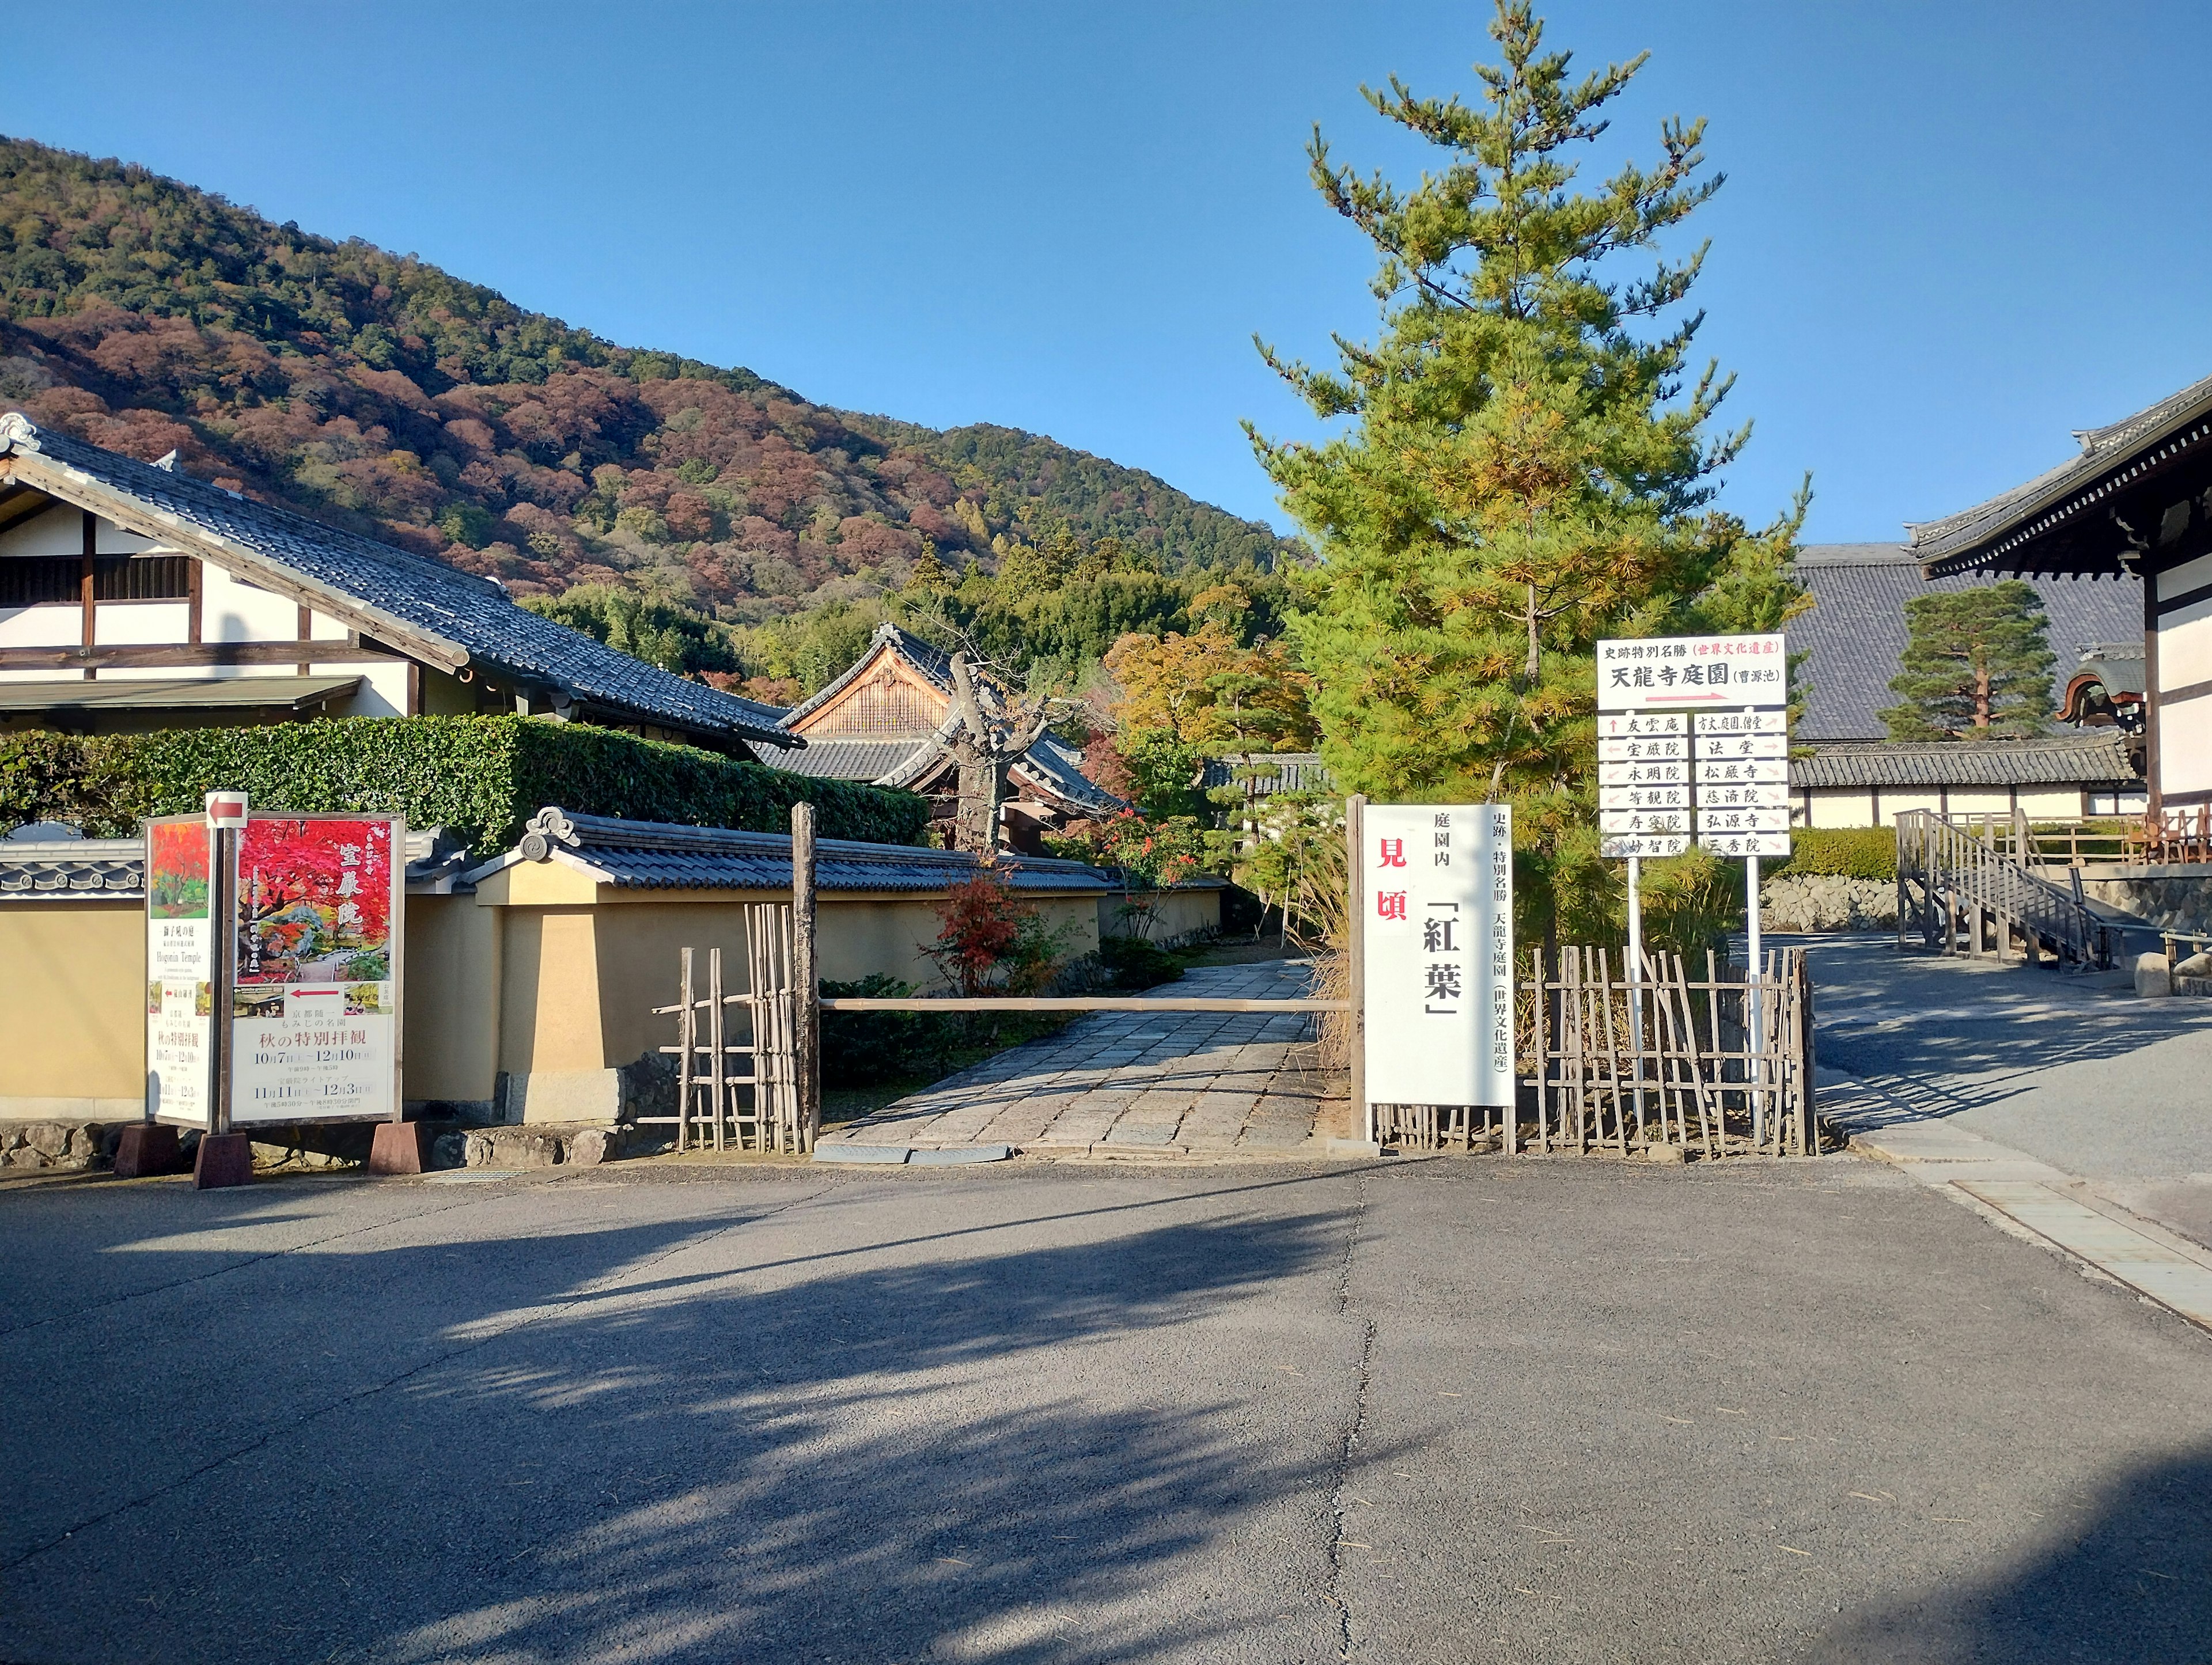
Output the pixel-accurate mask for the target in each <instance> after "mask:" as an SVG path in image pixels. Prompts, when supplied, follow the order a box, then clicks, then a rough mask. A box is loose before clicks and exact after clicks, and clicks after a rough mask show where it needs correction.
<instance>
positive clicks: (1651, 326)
mask: <svg viewBox="0 0 2212 1665" xmlns="http://www.w3.org/2000/svg"><path fill="white" fill-rule="evenodd" d="M1490 33H1491V35H1492V39H1494V40H1495V41H1496V42H1497V45H1498V50H1499V53H1500V57H1501V59H1502V61H1501V62H1499V63H1497V64H1478V65H1477V66H1476V73H1477V75H1478V76H1480V81H1481V86H1480V94H1479V96H1478V97H1477V98H1476V99H1475V100H1474V101H1473V102H1472V103H1471V104H1463V103H1462V102H1461V101H1460V100H1459V99H1458V98H1457V97H1456V96H1454V97H1451V98H1446V99H1437V98H1421V97H1417V96H1416V95H1415V94H1413V92H1412V91H1410V90H1409V89H1408V88H1407V87H1406V86H1405V85H1403V84H1402V83H1401V82H1398V81H1396V80H1395V79H1394V80H1392V82H1390V84H1389V89H1388V90H1387V91H1376V90H1374V89H1371V88H1369V89H1363V90H1364V91H1365V94H1366V97H1367V99H1368V101H1369V103H1370V104H1371V105H1372V106H1374V108H1375V109H1376V112H1378V113H1379V114H1381V115H1382V116H1383V117H1384V118H1386V119H1388V120H1389V121H1391V122H1392V123H1394V124H1395V125H1398V126H1399V127H1401V128H1403V129H1405V130H1407V131H1409V132H1411V133H1413V134H1415V135H1417V136H1419V137H1421V138H1424V139H1425V140H1427V141H1428V142H1429V143H1431V144H1432V145H1434V146H1435V147H1436V148H1437V152H1438V155H1437V166H1436V167H1433V168H1432V169H1431V170H1430V171H1428V172H1425V173H1424V174H1423V175H1422V178H1421V180H1420V183H1419V185H1416V186H1414V187H1413V188H1411V189H1407V190H1401V189H1400V188H1398V187H1396V186H1395V185H1391V184H1389V182H1388V181H1386V180H1385V179H1383V178H1382V176H1381V175H1379V174H1376V175H1373V176H1370V177H1362V176H1360V175H1358V174H1357V173H1354V172H1353V170H1352V169H1351V168H1350V167H1341V166H1339V165H1338V164H1337V163H1336V162H1335V161H1333V160H1332V158H1331V155H1330V153H1329V150H1328V145H1327V144H1326V143H1325V142H1324V141H1323V140H1322V137H1321V135H1320V134H1319V132H1318V131H1316V134H1315V137H1314V141H1313V143H1312V146H1311V149H1310V160H1311V165H1312V177H1313V181H1314V184H1315V185H1316V187H1317V188H1318V189H1319V191H1321V193H1322V197H1323V198H1324V200H1326V201H1327V202H1328V204H1329V206H1330V207H1331V208H1333V209H1334V210H1336V211H1337V212H1338V213H1339V214H1340V215H1342V216H1344V217H1345V218H1346V220H1348V221H1350V222H1352V224H1353V225H1354V226H1356V227H1357V228H1358V229H1359V230H1360V232H1361V233H1362V234H1364V235H1365V236H1366V237H1367V238H1368V239H1369V240H1370V241H1372V243H1373V244H1374V246H1375V248H1376V253H1377V256H1378V257H1379V264H1378V269H1377V271H1376V276H1375V279H1374V281H1373V283H1372V285H1371V288H1372V290H1373V293H1374V294H1375V295H1376V298H1377V299H1378V300H1379V301H1381V303H1382V320H1381V322H1382V330H1381V333H1380V337H1379V338H1378V339H1377V340H1376V341H1375V342H1374V343H1370V344H1362V343H1355V342H1352V341H1349V340H1346V339H1345V338H1344V337H1338V346H1339V349H1340V363H1339V365H1338V367H1337V368H1335V369H1334V370H1324V369H1316V368H1309V367H1308V366H1306V365H1304V364H1302V363H1298V362H1290V361H1286V360H1285V359H1283V358H1281V357H1279V355H1277V354H1275V353H1274V352H1273V350H1272V349H1268V348H1267V347H1266V346H1265V345H1264V344H1262V347H1261V351H1262V352H1263V353H1264V354H1265V355H1266V356H1267V362H1269V363H1270V364H1271V365H1273V367H1274V368H1276V369H1277V370H1279V372H1280V373H1281V374H1283V376H1284V377H1285V379H1286V380H1288V381H1289V383H1290V384H1291V386H1292V387H1294V388H1295V389H1297V392H1299V393H1300V394H1301V395H1302V396H1303V397H1304V399H1305V401H1306V402H1307V404H1309V405H1310V407H1311V408H1312V409H1313V410H1314V411H1315V412H1316V414H1317V415H1319V416H1323V417H1332V418H1334V417H1349V418H1351V419H1352V422H1351V426H1350V428H1349V430H1348V431H1347V432H1346V433H1344V434H1342V435H1341V436H1340V437H1338V438H1336V439H1334V440H1331V441H1327V442H1325V443H1318V444H1307V443H1298V442H1278V441H1270V440H1268V439H1266V438H1264V437H1262V436H1261V434H1259V433H1258V432H1257V431H1256V429H1250V428H1249V425H1248V431H1249V432H1250V433H1251V434H1252V439H1253V442H1254V445H1255V447H1256V449H1257V451H1258V453H1259V457H1260V459H1261V463H1262V464H1263V465H1264V466H1265V467H1266V468H1267V471H1268V473H1269V474H1270V475H1271V476H1272V477H1273V479H1274V481H1275V483H1277V485H1278V486H1279V488H1280V489H1281V493H1282V499H1281V501H1282V502H1283V504H1284V507H1285V508H1286V509H1288V510H1289V512H1290V513H1291V514H1292V515H1293V516H1295V517H1296V519H1297V521H1298V523H1299V525H1300V526H1303V527H1304V529H1305V530H1306V532H1308V533H1309V534H1310V536H1311V538H1313V540H1314V541H1315V543H1316V544H1317V545H1318V547H1319V549H1320V550H1321V554H1322V561H1321V562H1320V564H1319V566H1318V567H1317V568H1316V569H1315V570H1314V571H1313V572H1312V573H1311V574H1310V575H1309V576H1307V578H1306V580H1305V584H1304V589H1305V596H1304V604H1305V605H1304V609H1303V611H1300V612H1299V613H1298V614H1297V616H1296V617H1293V619H1292V620H1291V625H1290V629H1291V635H1292V637H1293V639H1294V641H1295V642H1296V645H1297V649H1298V651H1299V653H1300V657H1301V658H1302V659H1303V661H1304V666H1305V668H1306V670H1307V671H1310V673H1311V674H1312V676H1313V678H1314V680H1315V684H1316V690H1315V694H1314V698H1313V708H1314V712H1315V714H1316V718H1317V720H1318V721H1319V725H1320V728H1321V732H1322V754H1323V756H1324V757H1325V758H1326V759H1327V760H1328V763H1329V765H1330V766H1331V768H1332V769H1334V771H1335V773H1336V776H1337V779H1338V781H1339V783H1340V786H1342V787H1346V788H1348V789H1352V790H1358V791H1364V792H1366V793H1370V794H1373V795H1376V796H1378V797H1383V798H1388V799H1399V800H1407V799H1411V800H1423V799H1425V800H1430V801H1447V800H1452V799H1509V800H1510V801H1511V802H1512V804H1513V805H1514V806H1515V811H1516V845H1517V847H1518V851H1519V854H1520V860H1519V867H1520V878H1521V884H1520V890H1521V894H1522V897H1523V898H1524V902H1525V904H1526V907H1527V908H1528V915H1527V922H1528V923H1529V924H1534V923H1536V922H1537V921H1541V922H1542V924H1543V925H1544V927H1547V928H1549V927H1553V926H1554V925H1556V926H1557V927H1559V928H1561V929H1564V930H1565V931H1567V932H1569V933H1571V934H1577V935H1581V934H1599V933H1608V932H1609V930H1610V929H1611V928H1612V927H1613V921H1614V919H1615V917H1616V910H1617V906H1618V903H1617V892H1616V887H1615V885H1614V884H1613V879H1612V877H1611V876H1610V875H1609V874H1608V873H1607V872H1606V870H1605V869H1604V868H1603V866H1602V865H1601V862H1600V861H1599V859H1598V838H1597V829H1596V813H1595V811H1596V792H1595V757H1596V744H1595V719H1594V714H1593V705H1594V700H1595V682H1594V674H1595V673H1594V644H1595V641H1597V639H1598V638H1600V637H1601V636H1607V635H1660V634H1665V633H1668V632H1674V631H1692V630H1709V629H1724V630H1733V629H1762V628H1764V629H1771V628H1776V627H1778V625H1779V624H1780V623H1781V621H1782V620H1783V619H1784V617H1787V616H1788V615H1789V614H1790V612H1791V611H1793V609H1795V608H1796V607H1798V606H1800V605H1802V596H1801V592H1798V591H1797V590H1796V587H1795V586H1794V585H1793V584H1792V583H1791V582H1790V574H1789V562H1790V546H1791V543H1792V540H1793V539H1794V537H1795V533H1796V526H1797V524H1798V521H1799V519H1800V518H1801V517H1802V509H1803V503H1804V498H1803V495H1802V494H1801V495H1800V499H1799V502H1798V505H1797V507H1796V510H1795V511H1794V512H1793V513H1786V514H1784V515H1783V516H1781V517H1779V518H1778V520H1776V521H1775V522H1774V523H1773V524H1772V525H1771V526H1768V527H1767V528H1765V530H1764V531H1763V532H1753V531H1752V530H1750V529H1749V528H1748V527H1747V526H1746V525H1745V524H1744V523H1743V522H1742V521H1741V520H1739V519H1738V518H1736V517H1735V516H1734V515H1731V514H1728V513H1722V512H1720V511H1719V510H1718V509H1717V507H1715V506H1714V503H1713V496H1714V493H1715V490H1716V489H1717V473H1718V471H1720V470H1721V469H1722V468H1723V466H1724V465H1726V464H1727V463H1728V462H1729V460H1730V459H1733V458H1734V457H1735V455H1736V453H1737V452H1738V451H1739V449H1740V448H1741V446H1742V445H1743V443H1744V441H1745V440H1746V438H1747V435H1748V429H1747V428H1741V429H1738V430H1736V431H1735V432H1732V433H1714V432H1712V431H1711V428H1712V422H1713V417H1714V415H1715V412H1716V410H1717V407H1718V406H1719V404H1720V403H1721V401H1722V399H1723V397H1724V395H1725V394H1726V392H1727V391H1728V387H1729V381H1728V380H1726V379H1724V378H1723V377H1721V376H1720V375H1719V374H1717V371H1716V370H1715V369H1714V368H1710V367H1709V368H1706V369H1705V372H1704V373H1703V374H1701V375H1699V377H1698V378H1697V379H1696V380H1694V381H1693V382H1692V381H1689V380H1687V379H1686V365H1687V362H1688V353H1689V348H1690V343H1691V341H1692V337H1693V336H1694V334H1695V332H1696V331H1697V328H1698V325H1699V319H1700V316H1701V315H1700V314H1695V313H1692V314H1690V315H1688V316H1682V315H1680V314H1681V308H1682V303H1683V302H1684V301H1685V300H1686V297H1687V295H1689V292H1690V289H1691V287H1692V283H1694V282H1695V280H1696V278H1697V276H1698V272H1699V266H1700V264H1702V261H1703V259H1704V255H1705V251H1704V249H1703V248H1702V247H1699V248H1696V249H1693V250H1692V251H1691V252H1688V253H1687V254H1686V256H1684V257H1683V258H1666V257H1664V256H1663V255H1662V254H1660V253H1659V252H1658V249H1657V244H1658V243H1659V241H1660V240H1661V239H1662V236H1663V235H1664V234H1667V233H1668V232H1670V231H1672V230H1674V228H1677V227H1679V226H1680V224H1681V222H1683V221H1685V220H1686V219H1687V218H1688V217H1689V216H1690V215H1691V214H1692V212H1693V211H1694V210H1696V209H1697V208H1698V207H1699V204H1702V203H1704V202H1705V200H1706V198H1707V197H1710V196H1711V194H1712V192H1713V191H1714V190H1716V189H1717V187H1718V185H1719V184H1720V182H1721V181H1720V179H1719V177H1718V176H1705V175H1703V173H1702V170H1703V164H1704V158H1703V153H1702V151H1701V149H1700V145H1701V143H1702V139H1703V134H1704V124H1703V123H1702V122H1683V121H1680V120H1669V121H1668V122H1666V123H1665V124H1663V125H1662V128H1661V131H1660V151H1661V154H1660V157H1659V160H1658V161H1657V163H1656V166H1654V167H1651V168H1650V169H1649V170H1647V169H1645V168H1643V167H1638V166H1635V165H1633V164H1629V165H1625V166H1623V167H1621V168H1620V170H1619V171H1618V172H1617V173H1614V174H1613V176H1612V177H1611V178H1610V179H1607V180H1605V181H1604V182H1603V183H1602V184H1601V185H1599V186H1597V187H1596V189H1595V190H1594V191H1578V190H1577V189H1576V167H1575V162H1574V160H1573V158H1574V155H1575V152H1576V151H1577V149H1578V148H1580V147H1583V146H1585V145H1587V144H1588V143H1589V142H1590V141H1592V140H1594V139H1595V138H1596V137H1597V136H1598V135H1599V134H1600V133H1601V132H1602V131H1604V128H1605V123H1604V121H1603V120H1602V119H1601V117H1600V114H1599V112H1600V111H1601V108H1602V106H1605V105H1606V104H1607V102H1608V101H1609V100H1612V99H1613V98H1614V97H1615V96H1617V95H1618V94H1620V91H1621V90H1622V89H1623V88H1625V87H1626V86H1627V84H1628V82H1629V80H1630V78H1631V77H1632V76H1633V75H1634V74H1635V73H1636V72H1637V70H1638V68H1640V67H1641V65H1642V64H1643V62H1644V59H1643V58H1641V57H1638V58H1634V59H1632V60H1631V61H1630V62H1628V63H1626V64H1614V65H1611V66H1609V67H1607V69H1605V70H1601V71H1600V72H1598V73H1596V74H1595V75H1591V76H1586V77H1583V78H1582V79H1579V80H1576V79H1572V78H1571V77H1570V75H1569V72H1568V55H1567V54H1565V53H1564V52H1546V51H1544V50H1543V46H1542V36H1543V26H1542V24H1541V22H1540V21H1538V20H1537V19H1536V18H1535V17H1534V15H1533V13H1532V12H1531V11H1530V9H1529V8H1528V6H1527V5H1526V4H1522V3H1512V0H1499V3H1498V10H1497V14H1496V16H1495V18H1494V19H1493V21H1492V24H1491V26H1490ZM1638 256H1642V257H1643V258H1644V259H1645V260H1647V261H1649V262H1650V264H1646V265H1644V267H1643V270H1642V275H1641V276H1638V277H1636V278H1634V279H1633V280H1632V281H1627V282H1622V281H1620V278H1619V277H1618V276H1616V275H1615V274H1616V269H1617V267H1618V266H1619V265H1620V263H1621V261H1622V259H1623V258H1636V257H1638ZM1689 860H1692V861H1693V862H1694V861H1696V860H1700V859H1699V858H1690V859H1689Z"/></svg>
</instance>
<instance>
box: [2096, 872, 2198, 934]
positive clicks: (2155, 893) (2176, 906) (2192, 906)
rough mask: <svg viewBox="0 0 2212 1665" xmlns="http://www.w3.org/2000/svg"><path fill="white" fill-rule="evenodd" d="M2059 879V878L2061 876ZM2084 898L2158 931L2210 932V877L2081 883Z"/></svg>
mask: <svg viewBox="0 0 2212 1665" xmlns="http://www.w3.org/2000/svg"><path fill="white" fill-rule="evenodd" d="M2062 876H2063V875H2062ZM2081 890H2082V892H2083V894H2084V895H2086V896H2088V897H2090V898H2091V900H2093V901H2096V902H2105V903H2106V904H2107V905H2109V906H2111V907H2114V908H2118V909H2119V910H2120V911H2121V912H2122V913H2126V914H2133V915H2135V916H2136V918H2137V919H2139V920H2142V921H2143V922H2144V923H2146V924H2148V925H2154V926H2156V927H2158V928H2159V929H2160V930H2161V931H2193V932H2207V933H2212V874H2206V875H2203V876H2201V877H2191V878H2179V877H2175V876H2171V875H2160V876H2158V877H2146V878H2089V877H2087V875H2086V874H2085V875H2084V876H2083V878H2082V880H2081Z"/></svg>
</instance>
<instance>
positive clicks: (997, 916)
mask: <svg viewBox="0 0 2212 1665" xmlns="http://www.w3.org/2000/svg"><path fill="white" fill-rule="evenodd" d="M937 919H938V926H939V929H938V933H937V941H936V942H935V943H934V944H933V945H931V946H930V947H928V948H927V949H925V950H924V952H926V953H927V954H928V956H929V957H931V958H932V959H933V960H935V961H936V962H937V963H938V966H939V969H941V970H942V971H943V972H944V973H945V981H947V982H949V983H951V985H952V987H954V988H955V989H956V990H957V991H958V992H959V993H960V994H962V995H963V996H969V997H972V996H975V995H978V994H1034V993H1036V990H1037V989H1039V988H1041V987H1043V986H1044V984H1045V982H1046V981H1048V979H1049V978H1050V977H1051V975H1052V971H1053V968H1054V965H1055V964H1057V963H1059V961H1060V957H1061V951H1062V949H1063V948H1064V947H1065V946H1066V938H1067V933H1068V932H1069V931H1070V930H1072V929H1073V925H1072V924H1070V925H1063V926H1061V927H1060V928H1059V929H1057V930H1054V928H1052V927H1049V926H1048V925H1047V924H1046V923H1045V922H1044V915H1043V914H1042V913H1041V912H1040V911H1039V910H1038V908H1037V907H1036V904H1035V903H1034V902H1028V901H1025V900H1024V899H1023V898H1022V897H1020V896H1017V895H1015V894H1014V888H1013V886H1012V885H1011V884H1007V883H1006V879H1005V878H1003V877H1002V876H1000V874H998V873H996V872H992V871H991V870H990V869H988V868H986V869H984V870H983V871H982V872H979V873H977V874H976V875H975V878H971V879H968V880H965V881H963V883H961V884H955V885H954V886H952V887H951V890H948V891H947V892H946V893H945V900H944V901H942V902H939V903H938V904H937Z"/></svg>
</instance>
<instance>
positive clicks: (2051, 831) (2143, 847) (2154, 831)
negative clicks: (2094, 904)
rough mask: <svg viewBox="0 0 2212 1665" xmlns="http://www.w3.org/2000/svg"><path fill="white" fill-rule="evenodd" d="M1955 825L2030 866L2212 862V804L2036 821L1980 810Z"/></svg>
mask: <svg viewBox="0 0 2212 1665" xmlns="http://www.w3.org/2000/svg"><path fill="white" fill-rule="evenodd" d="M1951 822H1952V824H1953V825H1954V826H1957V827H1960V828H1963V829H1965V831H1966V834H1967V836H1969V837H1972V838H1973V839H1976V840H1978V842H1981V843H1982V844H1984V845H1985V846H1987V847H1988V848H1990V849H1993V850H1995V851H1996V852H1997V854H2000V855H2009V856H2014V857H2016V858H2018V859H2019V860H2021V861H2022V862H2024V863H2025V864H2026V865H2027V866H2031V867H2034V866H2044V867H2081V866H2088V865H2089V864H2091V863H2093V862H2112V863H2118V864H2122V865H2130V866H2133V865H2140V864H2144V863H2172V864H2180V863H2189V862H2212V804H2207V805H2199V806H2198V807H2197V809H2194V810H2168V811H2165V812H2164V813H2163V814H2160V815H2144V816H2110V815H2106V816H2072V817H2055V818H2051V817H2044V818H2034V819H2031V818H2030V817H2029V816H2028V814H2027V811H2024V810H2012V811H1987V812H1984V811H1973V812H1970V813H1967V814H1963V815H1954V816H1953V817H1951Z"/></svg>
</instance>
